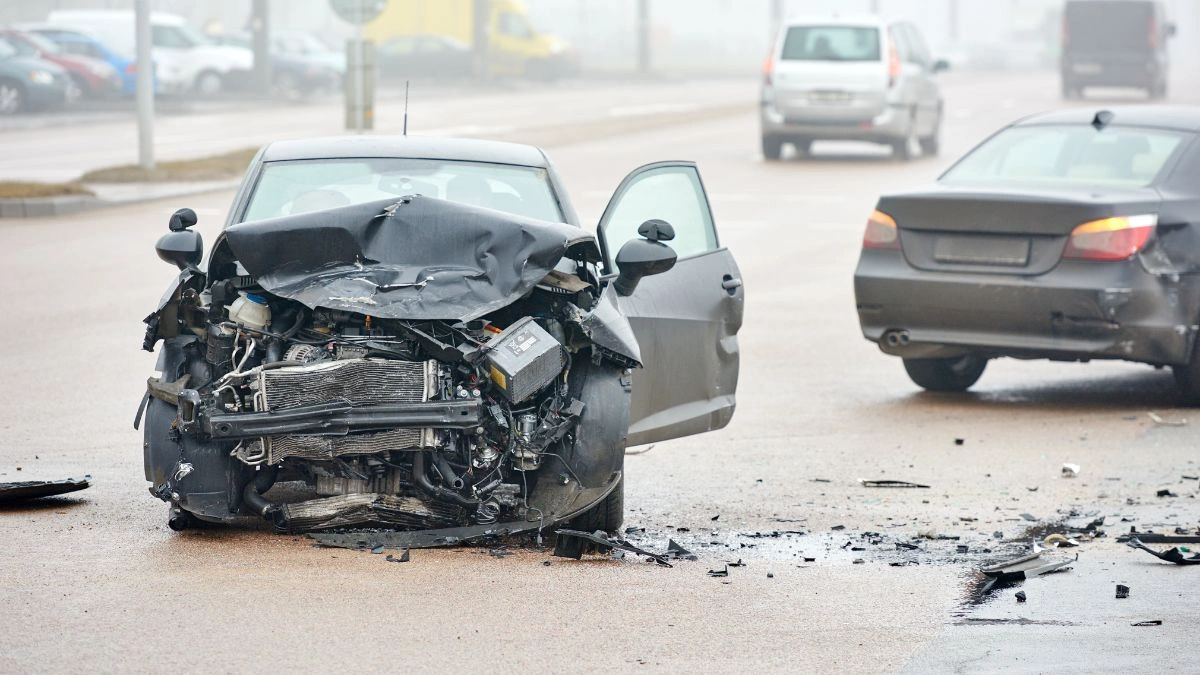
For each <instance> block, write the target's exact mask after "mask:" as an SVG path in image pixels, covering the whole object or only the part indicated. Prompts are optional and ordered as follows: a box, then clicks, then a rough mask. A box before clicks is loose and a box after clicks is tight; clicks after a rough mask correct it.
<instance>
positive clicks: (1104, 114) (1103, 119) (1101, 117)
mask: <svg viewBox="0 0 1200 675" xmlns="http://www.w3.org/2000/svg"><path fill="white" fill-rule="evenodd" d="M1112 118H1113V114H1112V111H1110V110H1101V111H1099V112H1097V113H1096V116H1095V117H1093V118H1092V126H1093V127H1095V129H1096V131H1102V130H1103V129H1104V127H1106V126H1108V123H1109V122H1111V121H1112Z"/></svg>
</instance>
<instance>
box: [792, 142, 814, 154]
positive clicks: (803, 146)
mask: <svg viewBox="0 0 1200 675" xmlns="http://www.w3.org/2000/svg"><path fill="white" fill-rule="evenodd" d="M812 144H813V142H812V141H811V140H809V139H807V138H801V139H797V140H794V141H792V147H793V148H796V156H798V157H812Z"/></svg>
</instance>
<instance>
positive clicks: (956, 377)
mask: <svg viewBox="0 0 1200 675" xmlns="http://www.w3.org/2000/svg"><path fill="white" fill-rule="evenodd" d="M986 367H987V359H985V358H983V357H982V356H976V355H975V354H967V355H965V356H959V357H957V358H952V359H904V370H905V371H907V372H908V377H909V379H910V380H912V381H913V382H914V383H916V384H917V385H918V386H920V387H921V388H923V389H927V390H929V391H947V392H958V391H966V390H967V389H970V388H971V385H973V384H975V383H976V382H978V381H979V377H980V376H981V375H983V369H984V368H986Z"/></svg>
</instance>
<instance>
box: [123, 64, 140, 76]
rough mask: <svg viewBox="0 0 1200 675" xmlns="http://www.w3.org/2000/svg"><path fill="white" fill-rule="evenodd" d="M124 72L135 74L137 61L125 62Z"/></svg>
mask: <svg viewBox="0 0 1200 675" xmlns="http://www.w3.org/2000/svg"><path fill="white" fill-rule="evenodd" d="M125 74H126V75H137V63H136V62H130V63H127V64H125Z"/></svg>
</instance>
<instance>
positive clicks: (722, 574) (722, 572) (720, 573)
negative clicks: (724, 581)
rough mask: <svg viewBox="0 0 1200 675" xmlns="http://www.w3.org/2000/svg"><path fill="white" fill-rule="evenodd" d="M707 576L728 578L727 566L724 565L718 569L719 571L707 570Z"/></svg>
mask: <svg viewBox="0 0 1200 675" xmlns="http://www.w3.org/2000/svg"><path fill="white" fill-rule="evenodd" d="M708 576H710V577H727V576H729V565H726V566H725V567H724V568H722V569H719V570H709V571H708Z"/></svg>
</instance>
